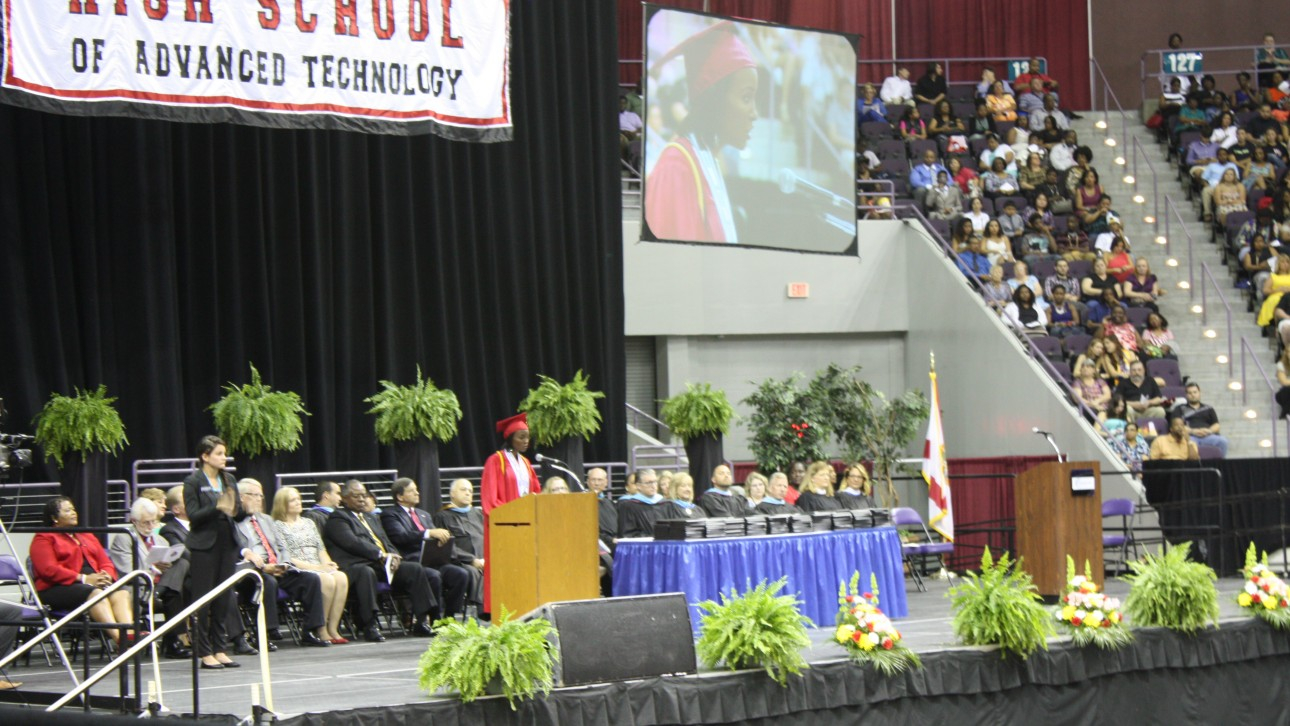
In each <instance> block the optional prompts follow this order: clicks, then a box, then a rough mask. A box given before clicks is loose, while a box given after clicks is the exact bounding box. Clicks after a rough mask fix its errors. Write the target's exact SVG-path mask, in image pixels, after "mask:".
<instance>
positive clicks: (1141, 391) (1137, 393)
mask: <svg viewBox="0 0 1290 726" xmlns="http://www.w3.org/2000/svg"><path fill="white" fill-rule="evenodd" d="M1115 393H1116V395H1118V396H1119V397H1120V398H1122V399H1124V402H1125V404H1126V405H1127V406H1128V414H1129V418H1128V420H1129V421H1137V420H1138V419H1140V418H1164V417H1165V409H1164V406H1165V403H1166V400H1167V399H1165V397H1164V394H1162V393H1161V392H1160V386H1159V385H1158V384H1157V383H1156V379H1154V378H1152V377H1150V376H1148V375H1147V368H1146V366H1145V365H1143V363H1142V361H1140V360H1137V361H1134V362H1133V364H1132V365H1130V366H1129V377H1128V378H1126V379H1124V380H1123V381H1120V385H1118V386H1116V388H1115Z"/></svg>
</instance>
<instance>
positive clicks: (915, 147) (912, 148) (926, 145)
mask: <svg viewBox="0 0 1290 726" xmlns="http://www.w3.org/2000/svg"><path fill="white" fill-rule="evenodd" d="M929 149H930V150H931V151H932V153H934V154H936V156H937V158H940V155H941V149H940V147H939V146H937V145H936V141H935V140H933V139H914V140H913V141H910V142H909V158H910V159H912V160H914V161H916V162H919V163H922V161H923V153H924V152H926V151H928V150H929Z"/></svg>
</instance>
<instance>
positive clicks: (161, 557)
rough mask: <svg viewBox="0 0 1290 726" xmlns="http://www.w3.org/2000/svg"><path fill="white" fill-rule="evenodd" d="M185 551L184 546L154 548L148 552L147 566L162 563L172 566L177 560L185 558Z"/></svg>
mask: <svg viewBox="0 0 1290 726" xmlns="http://www.w3.org/2000/svg"><path fill="white" fill-rule="evenodd" d="M185 551H186V550H185V548H184V546H183V545H181V544H177V545H172V546H170V547H153V548H152V549H150V550H148V561H147V564H149V565H155V564H157V563H160V562H164V563H166V564H170V563H172V562H174V561H175V560H178V559H179V558H180V557H183V556H184V552H185Z"/></svg>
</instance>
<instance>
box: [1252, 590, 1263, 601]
mask: <svg viewBox="0 0 1290 726" xmlns="http://www.w3.org/2000/svg"><path fill="white" fill-rule="evenodd" d="M1250 602H1253V603H1261V602H1263V596H1262V595H1260V594H1259V593H1257V592H1256V593H1254V594H1253V595H1251V596H1250Z"/></svg>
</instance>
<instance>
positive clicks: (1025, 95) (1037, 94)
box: [1017, 78, 1052, 131]
mask: <svg viewBox="0 0 1290 726" xmlns="http://www.w3.org/2000/svg"><path fill="white" fill-rule="evenodd" d="M1047 95H1052V94H1047ZM1044 96H1045V92H1044V82H1043V81H1041V80H1040V79H1038V78H1032V79H1030V85H1028V86H1026V87H1025V88H1024V89H1022V90H1021V91H1020V93H1018V94H1017V111H1018V112H1019V113H1020V114H1021V115H1022V116H1025V117H1026V121H1027V122H1029V121H1030V116H1031V114H1034V113H1036V112H1038V111H1041V110H1043V108H1044ZM1040 128H1043V127H1042V126H1041V127H1040ZM1035 130H1036V131H1037V130H1038V129H1035Z"/></svg>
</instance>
